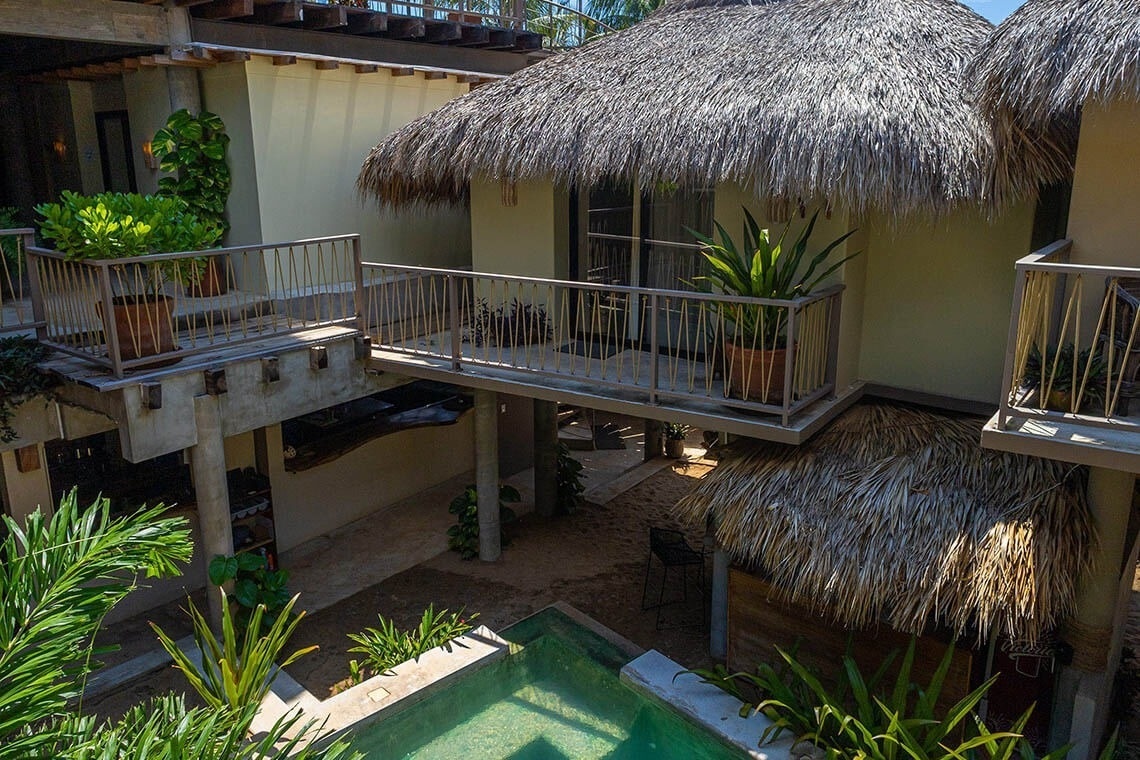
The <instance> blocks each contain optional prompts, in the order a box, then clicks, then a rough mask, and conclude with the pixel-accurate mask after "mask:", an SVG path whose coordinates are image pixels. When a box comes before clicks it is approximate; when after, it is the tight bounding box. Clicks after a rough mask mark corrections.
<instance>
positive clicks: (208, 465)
mask: <svg viewBox="0 0 1140 760" xmlns="http://www.w3.org/2000/svg"><path fill="white" fill-rule="evenodd" d="M194 423H195V425H197V428H198V443H197V444H196V445H194V446H192V447H191V448H190V449H189V451H190V470H191V474H192V475H193V476H194V494H195V497H196V499H197V502H198V523H199V526H200V527H201V529H202V546H201V551H202V553H203V557H204V558H205V560H206V562H207V563H209V561H210V560H211V559H213V558H214V557H215V556H217V555H219V554H224V555H226V556H229V555H231V554H233V553H234V536H233V529H232V527H231V525H230V491H229V486H228V484H227V482H226V448H225V439H224V437H223V435H222V415H221V411H220V409H219V408H218V398H217V396H198V397H196V398H195V399H194ZM207 588H208V590H209V592H210V593H209V594H208V597H209V599H208V602H209V611H210V622H211V623H213V625H214V627H215V628H219V627H220V626H221V620H222V606H221V595H220V594H217V593H215V592H214V590H213V588H211V587H209V585H208V586H207Z"/></svg>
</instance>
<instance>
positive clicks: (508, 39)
mask: <svg viewBox="0 0 1140 760" xmlns="http://www.w3.org/2000/svg"><path fill="white" fill-rule="evenodd" d="M489 32H490V39H489V40H488V45H487V47H488V48H489V49H491V50H514V49H515V38H516V37H517V36H518V35H517V34H516V33H515V30H514V29H491V30H489Z"/></svg>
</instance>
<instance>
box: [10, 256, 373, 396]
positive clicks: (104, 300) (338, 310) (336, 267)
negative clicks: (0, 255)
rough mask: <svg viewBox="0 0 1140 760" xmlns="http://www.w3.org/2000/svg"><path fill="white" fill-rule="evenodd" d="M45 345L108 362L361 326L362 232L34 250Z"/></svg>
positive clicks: (162, 358)
mask: <svg viewBox="0 0 1140 760" xmlns="http://www.w3.org/2000/svg"><path fill="white" fill-rule="evenodd" d="M27 259H28V263H29V274H30V278H29V279H30V285H31V290H32V294H33V299H34V301H35V304H36V308H37V311H38V312H39V313H40V314H41V315H42V320H43V321H42V323H41V324H40V326H39V327H38V329H37V334H38V337H39V339H40V341H41V342H43V343H46V344H48V345H49V346H51V347H52V348H54V349H56V350H58V351H61V352H63V353H66V354H71V355H73V356H78V357H82V358H83V359H85V360H87V361H89V362H92V363H94V364H98V365H100V366H103V367H106V368H108V369H109V370H110V371H111V372H113V373H114V374H115V375H116V376H117V377H122V376H123V374H124V372H126V371H127V370H130V369H136V368H145V367H153V366H160V365H162V364H167V363H173V362H176V361H178V360H179V359H181V358H182V357H186V356H191V355H194V354H200V353H204V352H208V351H216V350H218V349H220V348H224V347H226V346H229V345H233V344H238V343H243V342H249V341H255V340H261V339H264V338H268V337H272V336H279V335H288V334H292V333H296V332H299V331H301V330H308V329H311V328H314V327H319V326H324V325H341V324H346V325H347V324H351V325H356V324H358V315H359V314H360V312H361V308H360V304H359V303H358V300H359V298H360V295H361V292H362V291H361V289H360V283H359V276H360V272H361V269H360V237H359V236H358V235H341V236H338V237H326V238H319V239H313V240H299V241H295V242H290V243H277V244H268V245H251V246H235V247H232V248H218V249H214V250H209V251H192V252H186V253H168V254H155V255H150V256H140V257H135V258H131V259H103V260H91V259H83V260H69V259H68V258H67V257H65V256H64V255H63V254H61V253H59V252H56V251H50V250H44V249H40V248H32V247H29V248H28V249H27Z"/></svg>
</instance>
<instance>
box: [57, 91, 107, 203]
mask: <svg viewBox="0 0 1140 760" xmlns="http://www.w3.org/2000/svg"><path fill="white" fill-rule="evenodd" d="M67 90H68V93H69V95H70V97H71V118H72V122H73V124H74V125H75V145H74V146H72V149H74V150H75V159H76V161H77V162H78V167H79V177H80V180H81V181H82V183H83V184H82V187H81V188H80V189H81V190H82V191H83V192H84V193H86V194H91V193H98V192H101V191H102V190H103V162H102V160H101V159H100V157H99V135H98V133H97V132H96V129H95V101H94V97H93V94H92V91H91V82H68V83H67ZM61 189H62V188H61ZM52 200H55V199H54V198H53V199H52Z"/></svg>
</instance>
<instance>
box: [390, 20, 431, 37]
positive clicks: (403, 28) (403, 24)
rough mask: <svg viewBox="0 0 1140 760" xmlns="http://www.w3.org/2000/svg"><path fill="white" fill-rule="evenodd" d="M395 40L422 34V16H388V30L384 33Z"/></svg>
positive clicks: (421, 35)
mask: <svg viewBox="0 0 1140 760" xmlns="http://www.w3.org/2000/svg"><path fill="white" fill-rule="evenodd" d="M384 36H385V37H389V38H391V39H395V40H410V39H415V38H418V37H423V36H424V20H423V19H422V18H397V17H396V16H389V17H388V31H387V32H386V33H385V34H384Z"/></svg>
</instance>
